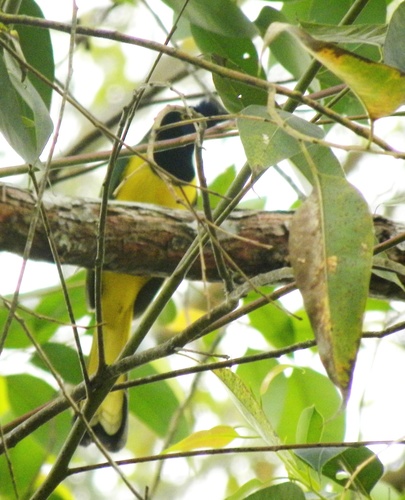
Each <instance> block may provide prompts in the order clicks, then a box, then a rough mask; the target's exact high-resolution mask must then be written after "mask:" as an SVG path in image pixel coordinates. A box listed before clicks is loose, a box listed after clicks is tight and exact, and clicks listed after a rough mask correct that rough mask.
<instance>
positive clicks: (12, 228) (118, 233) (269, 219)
mask: <svg viewBox="0 0 405 500" xmlns="http://www.w3.org/2000/svg"><path fill="white" fill-rule="evenodd" d="M0 188H1V193H0V250H6V251H9V252H13V253H16V254H19V255H21V254H22V252H23V250H24V245H25V241H26V235H27V231H28V227H29V223H30V218H31V215H32V211H33V208H34V206H35V203H36V200H35V197H34V195H33V194H32V193H31V192H29V191H25V190H22V189H18V188H16V187H13V186H9V185H5V184H0ZM43 203H44V207H45V210H46V213H47V216H48V219H49V224H50V227H51V230H52V233H53V236H54V240H55V243H56V247H57V251H58V254H59V257H60V260H61V262H62V263H64V264H73V265H77V266H81V267H87V268H91V267H93V265H94V259H95V255H96V235H97V224H98V216H99V213H100V200H97V199H80V198H66V197H61V196H57V197H52V198H51V197H47V198H46V200H45V201H44V202H43ZM198 216H199V217H201V218H202V217H203V216H202V214H198ZM291 216H292V212H257V211H235V212H234V213H233V214H232V215H231V217H230V218H229V219H228V220H227V221H226V222H225V223H224V224H223V225H222V226H221V229H220V230H218V231H217V234H218V240H219V243H220V246H221V249H222V250H223V252H224V253H225V254H226V255H227V257H229V258H230V259H228V262H234V263H235V264H236V266H237V267H238V268H239V269H240V270H241V271H242V272H243V273H244V274H245V275H247V276H250V277H252V276H256V275H258V274H260V273H266V272H269V271H272V270H274V269H279V268H282V267H286V266H289V259H288V226H289V223H290V219H291ZM374 223H375V229H376V234H377V239H378V241H380V242H381V241H385V240H387V239H389V238H392V237H393V236H395V235H396V234H398V233H399V232H402V231H403V228H402V227H400V226H399V225H398V224H396V223H394V222H392V221H389V220H387V219H385V218H383V217H375V219H374ZM198 226H199V223H198V222H197V221H196V217H195V215H194V214H192V213H190V212H188V211H185V210H176V211H174V210H167V209H163V208H160V207H155V206H149V205H141V204H132V203H122V202H120V203H117V202H111V205H110V207H109V210H108V224H107V234H106V253H105V256H106V259H105V269H109V270H114V271H118V272H125V273H129V274H136V275H153V276H161V277H167V276H169V275H170V274H171V273H172V272H173V270H174V269H175V267H176V265H177V264H178V262H179V260H180V259H181V257H182V256H183V255H184V253H185V251H186V250H187V248H188V246H189V245H190V243H191V242H192V241H193V240H194V238H195V237H196V236H197V234H198ZM387 254H388V255H389V257H390V259H392V260H393V261H395V262H397V263H399V264H402V265H405V250H404V249H403V248H399V247H398V246H397V247H395V248H393V249H390V250H389V251H388V252H387ZM31 258H32V259H34V260H42V261H48V262H52V255H51V252H50V248H49V244H48V241H47V238H46V234H45V231H44V228H43V227H42V226H41V225H39V226H38V229H37V233H36V236H35V240H34V243H33V246H32V251H31ZM204 266H205V278H206V279H208V280H210V281H218V280H219V276H218V273H217V269H216V265H215V259H214V255H213V252H212V249H211V246H210V245H208V246H207V247H206V248H205V249H204ZM231 271H236V269H232V268H231ZM188 278H189V279H193V280H198V279H201V261H198V262H196V264H195V265H194V266H193V267H192V268H191V270H190V273H189V275H188ZM400 279H401V280H402V281H403V282H405V277H404V276H402V277H401V276H400ZM371 293H372V294H373V295H377V296H381V297H384V298H395V299H401V300H404V299H405V293H404V292H403V291H402V290H401V289H400V288H399V287H398V286H397V285H395V284H393V283H391V282H389V281H385V280H382V279H381V278H376V277H374V278H373V280H372V284H371Z"/></svg>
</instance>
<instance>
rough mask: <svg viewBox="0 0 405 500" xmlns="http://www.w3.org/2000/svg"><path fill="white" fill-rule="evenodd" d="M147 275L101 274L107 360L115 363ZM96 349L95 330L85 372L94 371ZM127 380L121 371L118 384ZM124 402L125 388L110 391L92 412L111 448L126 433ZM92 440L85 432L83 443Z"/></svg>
mask: <svg viewBox="0 0 405 500" xmlns="http://www.w3.org/2000/svg"><path fill="white" fill-rule="evenodd" d="M147 281H148V278H144V277H139V276H130V275H127V274H116V273H111V272H108V271H106V272H104V273H103V278H102V292H103V293H102V311H103V343H104V353H105V361H106V363H107V364H108V365H109V364H112V363H114V362H115V361H116V360H117V358H118V356H119V355H120V353H121V351H122V349H123V348H124V346H125V344H126V343H127V341H128V338H129V334H130V331H131V323H132V318H133V304H134V302H135V299H136V297H137V295H138V293H139V291H140V290H141V289H142V287H143V286H144V285H145V284H146V283H147ZM98 365H99V353H98V343H97V339H96V334H95V335H94V341H93V344H92V348H91V352H90V356H89V362H88V373H89V375H90V376H92V375H94V374H95V373H97V369H98ZM125 380H126V376H125V375H122V376H121V377H119V379H118V380H117V382H116V383H117V384H119V383H122V382H124V381H125ZM127 406H128V400H127V395H126V392H125V391H123V390H122V391H121V390H120V391H112V392H110V393H109V394H108V395H107V396H106V398H105V399H104V401H103V402H102V403H101V405H100V407H99V408H98V410H97V412H96V413H95V415H94V417H93V419H92V421H91V426H92V427H93V430H94V432H95V433H96V435H97V437H98V438H99V439H100V441H101V442H102V443H103V444H104V446H105V447H106V448H107V449H108V450H110V451H117V450H119V449H121V448H122V446H123V445H124V444H125V441H126V435H127V415H128V411H127ZM90 442H91V439H90V437H89V436H88V435H87V434H86V435H85V436H84V438H83V441H82V444H84V445H87V444H88V443H90Z"/></svg>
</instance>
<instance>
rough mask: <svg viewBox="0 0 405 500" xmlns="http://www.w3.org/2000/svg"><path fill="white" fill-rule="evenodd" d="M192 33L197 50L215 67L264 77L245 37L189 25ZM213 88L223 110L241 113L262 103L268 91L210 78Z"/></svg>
mask: <svg viewBox="0 0 405 500" xmlns="http://www.w3.org/2000/svg"><path fill="white" fill-rule="evenodd" d="M191 33H192V35H193V37H194V40H195V42H196V44H197V45H198V47H199V48H200V49H201V51H202V52H203V53H204V54H205V55H210V56H211V58H212V59H214V60H215V62H216V63H217V64H220V65H222V66H224V67H227V68H230V69H233V70H236V71H239V72H241V73H245V74H247V75H252V76H255V77H261V78H264V77H265V75H264V72H263V69H262V68H261V66H260V63H259V58H258V55H257V51H256V47H255V45H254V43H253V42H252V41H251V40H250V38H248V37H242V36H240V35H238V36H232V37H231V36H225V35H222V34H218V33H214V32H213V31H209V30H207V29H203V28H201V27H200V26H198V25H196V24H191ZM213 80H214V84H215V87H216V89H217V91H218V93H219V94H220V97H221V99H222V101H223V103H224V105H225V106H226V108H227V109H228V110H230V111H232V112H236V111H240V110H241V109H242V108H243V107H246V106H248V105H249V104H265V103H266V101H267V92H266V91H265V90H263V89H256V88H254V87H252V86H250V85H246V84H244V83H242V82H238V81H235V80H230V79H229V78H224V77H222V76H219V75H213Z"/></svg>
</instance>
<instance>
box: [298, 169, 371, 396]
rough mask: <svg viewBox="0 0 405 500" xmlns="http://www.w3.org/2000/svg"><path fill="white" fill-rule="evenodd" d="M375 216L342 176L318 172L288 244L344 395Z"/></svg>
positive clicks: (325, 357)
mask: <svg viewBox="0 0 405 500" xmlns="http://www.w3.org/2000/svg"><path fill="white" fill-rule="evenodd" d="M373 243H374V233H373V221H372V217H371V215H370V212H369V210H368V207H367V204H366V202H365V201H364V199H363V197H362V196H361V194H360V193H359V192H358V191H357V190H356V189H355V188H354V187H353V186H351V185H350V184H349V183H348V182H347V181H346V180H345V179H341V178H339V177H333V176H326V175H320V176H319V182H318V183H317V185H316V187H315V188H314V190H313V192H312V194H311V196H310V197H309V198H308V199H307V200H306V201H305V202H304V203H303V205H302V206H301V207H300V208H299V209H298V210H297V212H296V213H295V215H294V217H293V219H292V223H291V226H290V238H289V249H290V259H291V264H292V267H293V270H294V275H295V278H296V282H297V286H298V288H299V289H300V291H301V293H302V296H303V299H304V304H305V309H306V311H307V313H308V316H309V318H310V321H311V324H312V327H313V329H314V332H315V337H316V340H317V344H318V349H319V354H320V357H321V360H322V362H323V364H324V366H325V368H326V371H327V372H328V375H329V377H330V378H331V380H332V381H333V382H334V383H335V384H336V385H337V386H338V387H339V388H340V389H341V391H342V394H343V396H344V399H345V400H346V398H347V397H348V394H349V391H350V384H351V379H352V372H353V368H354V363H355V360H356V356H357V350H358V346H359V342H360V338H361V334H362V319H363V313H364V309H365V305H366V300H367V295H368V287H369V282H370V276H371V265H372V255H373Z"/></svg>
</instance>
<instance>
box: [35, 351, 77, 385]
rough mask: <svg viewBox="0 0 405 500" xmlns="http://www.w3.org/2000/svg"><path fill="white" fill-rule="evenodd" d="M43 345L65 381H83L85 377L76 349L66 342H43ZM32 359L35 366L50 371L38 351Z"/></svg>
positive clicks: (50, 360) (52, 363) (73, 382)
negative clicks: (65, 343)
mask: <svg viewBox="0 0 405 500" xmlns="http://www.w3.org/2000/svg"><path fill="white" fill-rule="evenodd" d="M41 347H42V351H43V353H44V354H45V356H46V358H47V359H48V361H49V362H50V363H51V365H52V366H53V368H54V369H55V370H56V372H57V373H58V374H59V375H60V376H61V377H62V379H63V380H64V381H66V382H69V383H70V384H79V383H80V382H82V380H83V377H82V373H81V370H80V364H79V359H78V356H77V351H76V349H72V348H71V347H69V346H67V345H64V344H57V343H51V342H50V343H49V344H43V345H42V346H41ZM31 361H32V363H33V364H34V365H35V366H38V367H39V368H41V369H43V370H46V371H49V368H48V364H47V363H45V361H43V359H42V357H41V356H39V354H38V353H35V354H34V356H33V358H32V360H31Z"/></svg>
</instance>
